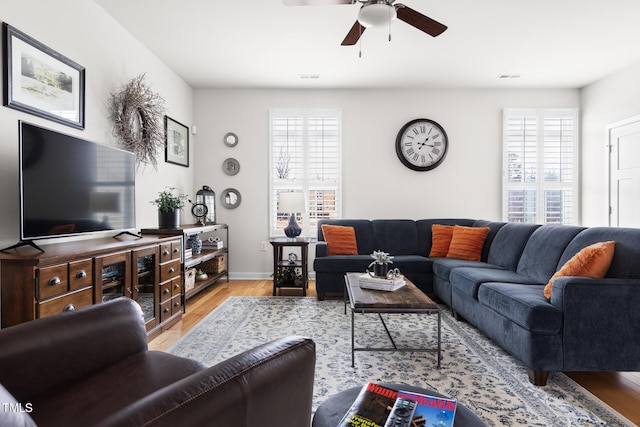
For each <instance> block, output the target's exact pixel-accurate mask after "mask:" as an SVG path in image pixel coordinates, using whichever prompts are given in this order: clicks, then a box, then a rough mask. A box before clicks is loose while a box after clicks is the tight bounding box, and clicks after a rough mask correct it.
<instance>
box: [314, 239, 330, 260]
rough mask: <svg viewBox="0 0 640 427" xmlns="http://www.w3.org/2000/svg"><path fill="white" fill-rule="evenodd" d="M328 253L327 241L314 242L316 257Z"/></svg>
mask: <svg viewBox="0 0 640 427" xmlns="http://www.w3.org/2000/svg"><path fill="white" fill-rule="evenodd" d="M328 255H329V246H328V245H327V242H321V241H318V242H316V258H320V257H325V256H328Z"/></svg>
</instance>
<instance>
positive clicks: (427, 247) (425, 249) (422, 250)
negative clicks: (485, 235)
mask: <svg viewBox="0 0 640 427" xmlns="http://www.w3.org/2000/svg"><path fill="white" fill-rule="evenodd" d="M473 223H474V220H472V219H464V218H435V219H419V220H417V221H416V229H417V230H418V255H422V256H429V252H430V251H431V246H432V244H433V243H432V240H431V238H432V234H431V227H432V226H433V224H440V225H456V224H457V225H467V226H471V225H473ZM447 249H448V248H447ZM445 256H446V254H445Z"/></svg>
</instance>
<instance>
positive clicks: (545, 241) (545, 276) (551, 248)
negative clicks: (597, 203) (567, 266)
mask: <svg viewBox="0 0 640 427" xmlns="http://www.w3.org/2000/svg"><path fill="white" fill-rule="evenodd" d="M582 230H584V227H577V226H571V225H545V226H544V227H538V228H537V229H536V230H535V231H534V232H533V234H532V235H531V237H530V238H529V240H528V241H527V245H526V246H525V248H524V252H523V253H522V256H521V257H520V262H518V268H517V269H516V271H517V272H518V273H519V274H521V275H523V276H528V277H531V278H532V279H535V280H536V281H538V282H540V283H547V282H548V281H549V279H550V278H551V276H552V275H553V273H555V272H556V270H557V269H558V260H559V259H560V257H561V256H562V252H564V250H565V248H566V247H567V245H568V244H569V242H570V241H571V240H572V239H573V238H574V237H575V236H576V235H577V234H578V233H580V232H581V231H582Z"/></svg>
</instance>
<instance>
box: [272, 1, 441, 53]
mask: <svg viewBox="0 0 640 427" xmlns="http://www.w3.org/2000/svg"><path fill="white" fill-rule="evenodd" d="M282 2H283V3H284V4H285V5H286V6H320V5H332V4H355V3H362V6H361V7H360V11H359V12H358V20H357V21H356V22H355V24H353V27H351V30H349V33H348V34H347V36H346V37H345V38H344V40H343V41H342V46H352V45H354V44H356V43H357V42H358V40H359V39H360V36H361V35H362V33H363V32H364V30H365V29H367V28H370V27H376V26H382V25H388V24H389V23H390V22H391V21H393V20H394V19H396V18H398V19H400V20H401V21H404V22H406V23H407V24H409V25H411V26H413V27H415V28H417V29H418V30H420V31H423V32H425V33H427V34H429V35H430V36H433V37H436V36H439V35H440V34H442V33H443V32H444V30H446V29H447V26H446V25H444V24H441V23H440V22H438V21H436V20H434V19H431V18H429V17H428V16H425V15H423V14H421V13H420V12H418V11H416V10H413V9H411V8H410V7H408V6H405V5H404V4H402V3H395V4H394V2H395V0H282Z"/></svg>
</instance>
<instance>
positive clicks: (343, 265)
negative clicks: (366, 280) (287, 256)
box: [313, 255, 393, 289]
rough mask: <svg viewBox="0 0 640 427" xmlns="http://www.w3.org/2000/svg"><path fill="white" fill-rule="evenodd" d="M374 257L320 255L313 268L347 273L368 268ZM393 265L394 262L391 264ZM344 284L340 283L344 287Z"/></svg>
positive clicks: (325, 271) (326, 271) (327, 271)
mask: <svg viewBox="0 0 640 427" xmlns="http://www.w3.org/2000/svg"><path fill="white" fill-rule="evenodd" d="M371 261H373V258H371V256H370V255H334V256H331V257H320V258H316V259H315V260H314V261H313V269H314V270H315V271H316V272H321V273H342V274H344V273H346V272H349V271H362V272H364V271H365V270H366V269H367V266H368V265H369V264H371ZM391 265H393V264H391ZM342 287H343V285H342V284H341V285H340V288H341V289H342Z"/></svg>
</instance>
